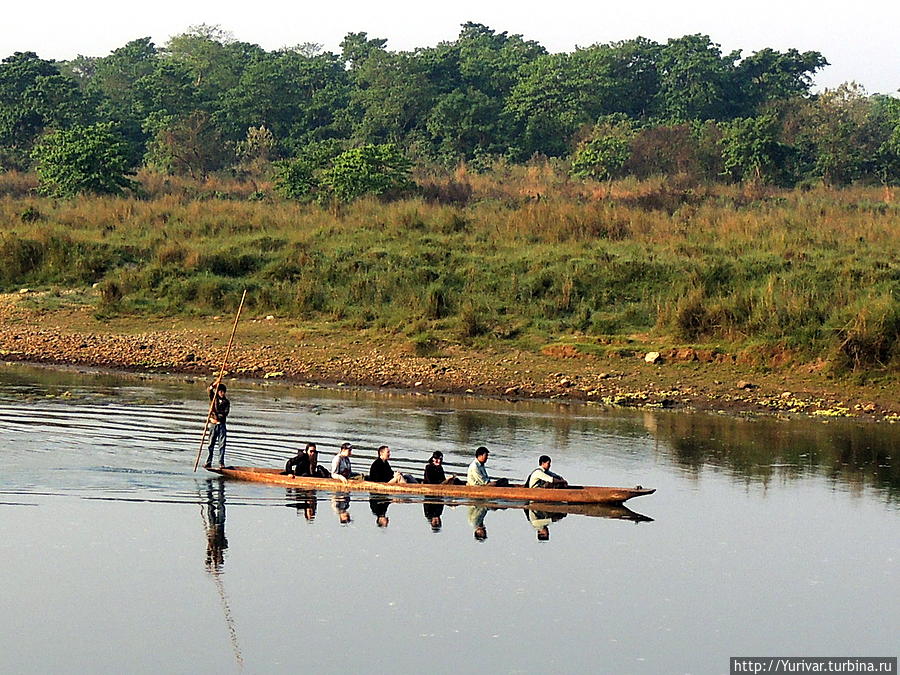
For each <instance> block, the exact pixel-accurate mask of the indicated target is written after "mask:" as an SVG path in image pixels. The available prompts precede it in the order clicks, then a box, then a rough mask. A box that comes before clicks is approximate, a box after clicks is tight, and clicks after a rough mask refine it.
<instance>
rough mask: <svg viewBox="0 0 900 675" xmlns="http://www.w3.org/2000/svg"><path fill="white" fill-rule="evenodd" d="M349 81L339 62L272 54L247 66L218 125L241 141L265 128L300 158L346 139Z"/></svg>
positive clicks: (296, 53) (304, 52) (305, 53)
mask: <svg viewBox="0 0 900 675" xmlns="http://www.w3.org/2000/svg"><path fill="white" fill-rule="evenodd" d="M349 93H350V89H349V77H348V74H347V72H346V71H345V69H344V66H343V64H342V62H341V60H340V58H339V57H338V56H336V55H334V54H331V53H324V54H311V53H310V49H308V48H298V49H286V50H280V51H277V52H272V53H269V54H267V55H265V56H261V57H259V58H257V59H255V60H254V61H253V62H252V63H250V64H248V65H247V67H246V68H245V69H244V72H243V73H242V74H241V76H240V79H239V81H238V84H237V85H236V86H235V87H234V88H233V89H231V90H230V91H228V92H226V93H225V94H224V95H223V96H222V101H221V110H220V112H219V115H218V116H217V120H218V123H219V125H220V126H221V127H222V128H223V131H224V132H225V134H226V136H227V137H228V138H229V139H234V140H237V139H239V137H240V135H241V134H243V133H244V132H245V131H246V130H247V129H248V128H249V127H258V126H265V127H266V128H268V129H270V130H271V131H272V133H273V134H274V135H275V137H276V138H278V139H279V140H280V141H281V142H282V151H283V152H284V154H295V153H296V152H298V151H299V150H300V149H301V148H302V147H303V146H304V145H305V144H306V143H308V142H310V141H312V140H319V139H322V138H329V137H333V136H338V135H345V134H346V133H347V132H348V129H346V128H345V127H343V126H342V125H343V123H344V120H343V119H342V118H341V115H340V111H342V110H343V109H344V108H346V106H347V102H348V100H349Z"/></svg>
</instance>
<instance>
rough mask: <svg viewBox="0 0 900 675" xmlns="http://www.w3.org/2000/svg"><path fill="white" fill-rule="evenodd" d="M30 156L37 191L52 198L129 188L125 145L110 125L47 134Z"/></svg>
mask: <svg viewBox="0 0 900 675" xmlns="http://www.w3.org/2000/svg"><path fill="white" fill-rule="evenodd" d="M31 155H32V158H33V159H34V161H35V164H36V171H37V175H38V180H39V182H40V189H41V192H43V193H44V194H47V195H50V196H53V197H71V196H74V195H76V194H80V193H95V194H118V193H120V192H121V191H122V190H124V189H126V188H130V187H132V186H133V182H132V181H131V180H130V179H129V178H128V177H127V175H126V174H128V173H129V171H128V156H127V146H126V143H125V142H124V141H123V140H122V137H121V136H120V135H119V134H117V133H116V132H115V131H114V128H113V124H112V123H111V122H98V123H97V124H92V125H89V126H80V125H75V126H73V127H71V128H69V129H58V130H56V131H51V132H50V133H48V134H46V135H45V136H44V137H43V138H41V140H40V141H39V142H38V143H37V144H35V146H34V149H33V150H32V153H31Z"/></svg>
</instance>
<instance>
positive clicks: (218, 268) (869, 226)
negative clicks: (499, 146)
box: [0, 163, 900, 368]
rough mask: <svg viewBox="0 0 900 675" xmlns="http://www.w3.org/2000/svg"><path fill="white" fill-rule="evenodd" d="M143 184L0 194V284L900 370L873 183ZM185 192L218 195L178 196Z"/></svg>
mask: <svg viewBox="0 0 900 675" xmlns="http://www.w3.org/2000/svg"><path fill="white" fill-rule="evenodd" d="M419 178H420V180H426V179H425V178H424V177H421V176H420V177H419ZM156 180H162V179H159V178H158V177H153V178H152V180H151V179H150V178H146V179H145V186H146V189H147V194H148V195H151V196H148V197H145V198H142V199H139V198H136V197H130V198H115V197H90V198H89V197H79V198H76V199H72V200H68V201H54V200H49V199H43V198H38V197H34V196H31V195H26V196H20V197H14V196H11V195H7V196H5V197H3V198H2V199H0V223H2V225H0V286H2V287H3V288H5V289H13V288H16V287H19V286H22V285H29V286H41V285H44V286H54V285H56V286H89V285H92V284H95V283H96V284H100V289H101V290H102V291H103V292H102V295H101V296H100V299H99V306H98V311H100V312H101V313H107V314H110V313H131V312H153V313H184V312H197V313H204V312H220V311H222V309H223V308H225V307H227V306H228V304H229V303H232V302H233V300H234V298H236V297H238V296H239V290H240V289H241V288H243V287H245V286H246V287H249V288H250V289H251V291H252V293H251V298H252V300H251V306H252V307H254V308H255V309H257V310H259V311H260V312H266V313H277V314H281V315H291V316H298V317H299V316H303V317H309V316H316V315H320V316H323V317H327V318H329V319H336V320H344V321H348V322H349V323H350V325H355V326H378V327H383V328H385V329H388V330H395V331H403V332H411V333H415V334H416V335H419V336H420V337H421V336H422V335H425V337H422V338H421V341H422V342H423V344H425V343H428V344H431V343H432V337H433V336H441V339H447V340H473V339H474V340H491V339H496V340H499V339H506V340H509V339H513V340H518V339H522V340H530V339H548V338H552V337H558V336H560V335H572V336H580V337H579V338H578V339H581V338H585V339H592V338H598V339H599V338H601V337H603V338H604V339H605V337H609V336H612V337H615V336H627V335H631V334H633V333H648V332H649V333H652V334H656V335H658V336H660V337H661V338H663V339H666V340H669V341H671V342H673V343H692V342H703V343H706V344H708V343H710V342H715V343H721V344H724V343H729V344H732V345H734V344H737V345H740V344H767V345H779V346H782V347H788V348H790V349H793V350H797V351H798V352H800V353H803V354H807V355H809V356H816V355H820V354H829V355H831V358H832V360H833V361H834V362H835V363H836V364H842V365H843V366H844V367H849V368H871V367H882V366H892V367H896V366H897V363H898V358H900V357H898V345H900V338H898V335H897V331H898V322H897V321H896V316H897V315H898V314H900V312H898V311H897V306H898V305H897V303H898V298H900V247H898V241H900V205H897V204H895V203H893V202H888V201H885V200H884V199H883V197H884V192H883V190H882V189H881V188H874V187H853V188H848V189H845V190H830V189H824V188H819V189H812V190H807V191H785V190H778V189H759V188H745V187H743V186H740V185H714V184H702V185H701V184H693V185H691V184H690V183H689V182H688V181H687V180H684V181H681V182H680V181H679V179H677V178H676V179H665V178H662V177H650V178H646V179H643V180H637V179H633V178H632V179H625V180H621V181H613V182H612V183H608V184H607V183H604V184H592V183H589V182H587V183H586V182H574V181H570V180H568V179H567V178H565V176H564V174H563V173H562V172H561V171H559V170H557V168H555V167H554V166H552V165H551V164H550V163H535V164H533V165H530V166H512V165H510V166H502V167H499V169H498V171H497V172H496V173H491V174H479V173H474V172H470V171H469V170H468V169H467V168H466V167H459V168H458V169H457V170H456V172H455V173H453V174H451V175H443V176H441V175H438V174H434V175H432V176H431V177H430V178H428V180H431V181H432V183H431V185H432V193H431V194H429V193H428V192H427V191H424V193H423V194H422V195H421V196H418V197H412V198H409V199H405V200H401V201H395V202H391V203H382V202H380V201H378V200H376V199H363V200H359V201H357V202H355V203H352V204H349V205H346V206H342V207H340V208H337V209H328V210H325V209H321V208H319V207H317V206H312V205H300V204H297V203H293V202H285V201H282V200H276V199H274V198H272V197H271V196H263V197H260V195H259V191H258V190H252V189H250V187H247V186H238V185H231V184H230V183H228V182H224V181H223V182H219V183H216V182H207V183H203V184H197V185H193V186H192V187H191V185H190V184H189V183H188V182H186V181H177V182H169V183H164V182H163V183H160V184H159V185H156V184H155V183H153V181H156ZM154 185H155V187H154ZM229 185H231V187H229ZM201 186H202V189H203V190H206V189H208V188H212V187H213V186H217V187H216V189H215V190H213V192H216V191H219V192H224V191H225V190H226V189H227V190H229V192H228V194H229V195H230V196H229V197H227V198H226V197H223V196H218V197H217V196H207V197H204V198H202V199H195V198H191V197H190V194H191V190H196V189H200V188H201ZM251 187H256V188H258V187H259V185H255V186H251ZM150 188H153V191H151V189H150ZM454 191H455V192H454ZM242 194H243V195H245V197H240V195H242ZM452 194H456V198H454V199H445V198H443V197H442V195H443V196H446V195H452ZM461 195H462V196H464V198H463V199H459V197H460V196H461ZM465 195H468V196H465ZM876 309H877V311H876Z"/></svg>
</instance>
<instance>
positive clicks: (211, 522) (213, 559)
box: [205, 478, 228, 572]
mask: <svg viewBox="0 0 900 675" xmlns="http://www.w3.org/2000/svg"><path fill="white" fill-rule="evenodd" d="M206 516H207V518H206V523H205V524H206V569H208V570H209V571H211V572H218V571H219V569H220V568H221V567H222V565H223V564H225V549H226V548H228V539H226V538H225V481H223V480H222V479H221V478H219V479H217V480H213V479H210V480H208V481H206Z"/></svg>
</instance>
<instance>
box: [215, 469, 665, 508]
mask: <svg viewBox="0 0 900 675" xmlns="http://www.w3.org/2000/svg"><path fill="white" fill-rule="evenodd" d="M208 471H211V472H213V473H217V474H219V475H221V476H224V477H225V478H230V479H233V480H246V481H253V482H256V483H271V484H273V485H281V486H283V487H291V488H297V489H301V490H326V491H329V492H372V493H376V494H385V495H427V496H431V497H449V498H455V499H472V500H479V501H515V502H538V503H540V504H622V503H623V502H625V501H627V500H629V499H631V498H632V497H641V496H643V495H649V494H653V493H654V492H656V490H648V489H644V488H640V487H637V488H621V487H591V486H570V487H568V488H560V489H558V488H553V489H549V488H524V487H516V486H510V487H493V486H474V485H428V484H425V483H405V484H399V485H398V484H395V483H370V482H369V481H364V480H351V481H348V482H346V483H345V482H343V481H340V480H337V479H336V478H299V477H298V478H295V477H294V476H285V475H283V474H282V473H281V472H280V471H279V470H278V469H260V468H255V467H249V466H231V467H227V468H224V469H208Z"/></svg>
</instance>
